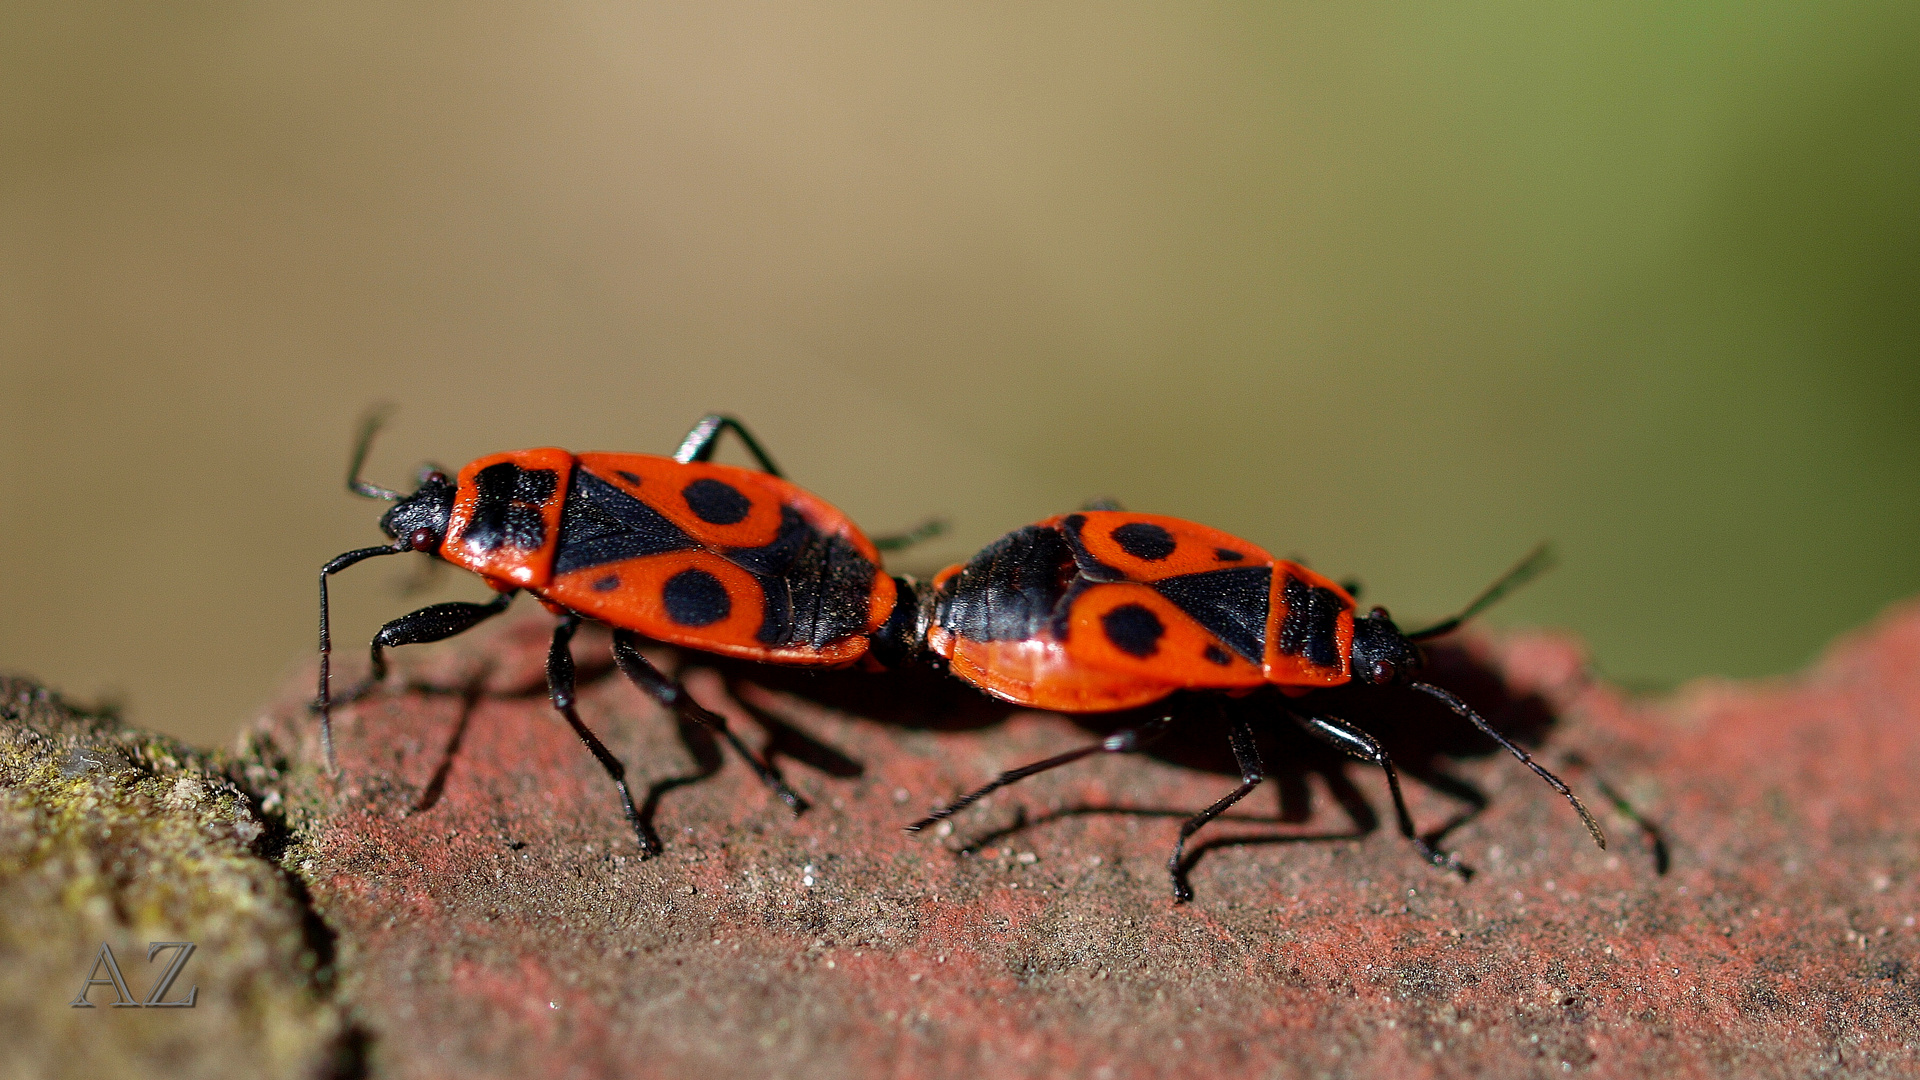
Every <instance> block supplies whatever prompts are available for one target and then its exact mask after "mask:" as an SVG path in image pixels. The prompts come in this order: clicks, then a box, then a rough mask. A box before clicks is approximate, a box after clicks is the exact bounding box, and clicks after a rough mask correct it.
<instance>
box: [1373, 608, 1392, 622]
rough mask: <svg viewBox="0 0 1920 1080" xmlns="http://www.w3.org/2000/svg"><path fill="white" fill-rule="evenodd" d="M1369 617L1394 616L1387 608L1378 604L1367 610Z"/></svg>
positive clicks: (1384, 617) (1383, 617)
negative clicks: (1389, 613)
mask: <svg viewBox="0 0 1920 1080" xmlns="http://www.w3.org/2000/svg"><path fill="white" fill-rule="evenodd" d="M1367 617H1368V618H1370V619H1386V618H1391V617H1392V616H1390V615H1388V614H1387V609H1386V608H1383V607H1377V606H1376V607H1375V608H1374V609H1373V610H1372V611H1369V612H1367Z"/></svg>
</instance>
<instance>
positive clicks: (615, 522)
mask: <svg viewBox="0 0 1920 1080" xmlns="http://www.w3.org/2000/svg"><path fill="white" fill-rule="evenodd" d="M696 547H699V545H698V544H696V543H694V540H693V538H692V537H690V536H688V535H687V534H686V533H685V532H682V531H681V529H680V526H678V525H675V524H674V523H673V522H671V521H669V520H667V518H666V517H665V516H664V515H662V514H661V513H660V512H659V511H658V510H655V509H654V508H653V507H651V506H648V505H647V504H646V503H644V502H641V501H640V500H639V499H636V498H634V497H633V496H632V495H629V494H627V493H626V492H624V491H621V490H620V489H619V488H617V487H614V486H613V485H612V484H609V483H607V482H606V481H605V480H602V479H600V478H599V477H597V476H595V475H593V474H592V473H590V472H588V471H586V470H585V469H575V470H574V471H573V482H572V483H571V484H570V485H568V488H567V501H566V504H565V505H564V506H563V507H562V508H561V511H560V543H559V547H558V549H557V550H556V551H555V552H554V555H553V572H554V573H556V574H564V573H567V572H569V571H573V570H584V569H586V568H587V567H590V566H599V565H601V564H603V563H610V562H618V561H620V560H622V559H636V558H639V557H640V556H642V555H662V554H665V553H667V552H669V551H688V550H691V549H693V548H696Z"/></svg>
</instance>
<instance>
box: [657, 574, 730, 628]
mask: <svg viewBox="0 0 1920 1080" xmlns="http://www.w3.org/2000/svg"><path fill="white" fill-rule="evenodd" d="M660 599H661V600H662V602H664V603H665V604H666V608H667V618H669V619H672V620H673V621H674V622H677V623H679V624H680V625H681V626H712V625H713V624H714V623H717V622H719V621H720V620H722V619H724V618H726V617H727V616H728V615H730V614H732V613H733V599H732V598H731V597H729V596H728V595H727V587H726V586H725V585H723V584H721V582H720V579H719V578H717V577H714V576H713V575H712V574H709V573H707V572H706V571H705V570H700V569H687V570H682V571H680V572H679V573H677V574H675V575H673V576H672V577H670V578H668V579H667V584H666V585H665V587H663V588H662V589H661V591H660Z"/></svg>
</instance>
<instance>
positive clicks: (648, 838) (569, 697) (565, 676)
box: [547, 615, 660, 856]
mask: <svg viewBox="0 0 1920 1080" xmlns="http://www.w3.org/2000/svg"><path fill="white" fill-rule="evenodd" d="M579 628H580V616H578V615H566V616H563V617H562V618H561V619H560V625H559V626H556V627H554V628H553V645H552V646H551V647H550V648H549V649H548V650H547V693H548V694H549V695H550V696H551V697H552V698H553V707H554V708H556V709H558V710H560V715H561V716H564V717H566V718H567V723H569V724H571V725H573V733H574V734H575V735H578V736H580V741H581V742H583V743H586V744H587V749H588V750H589V751H590V752H592V754H593V756H594V757H595V758H597V759H598V760H599V762H600V767H601V768H603V769H605V770H607V775H608V776H609V777H611V778H612V780H613V786H614V787H615V788H617V789H619V791H620V809H621V810H622V811H624V812H625V813H626V815H627V824H629V825H631V826H633V835H634V836H635V837H637V838H638V839H639V841H640V853H641V855H642V856H648V855H658V854H660V841H659V840H658V839H657V838H656V837H655V836H654V835H653V832H652V831H651V830H650V829H648V828H647V827H646V824H645V823H644V822H642V821H641V820H640V812H639V811H638V810H635V809H634V808H633V793H632V792H630V791H628V790H627V769H626V766H624V765H622V764H620V759H619V758H617V757H614V756H613V754H612V753H610V752H608V750H607V748H606V745H605V744H604V743H602V742H601V741H600V740H599V739H597V738H595V737H594V734H593V732H592V731H591V730H589V729H588V728H587V725H586V724H584V723H582V722H581V720H580V713H579V712H578V711H576V710H575V709H574V707H573V632H574V631H575V630H578V629H579Z"/></svg>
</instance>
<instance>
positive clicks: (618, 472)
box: [613, 469, 640, 487]
mask: <svg viewBox="0 0 1920 1080" xmlns="http://www.w3.org/2000/svg"><path fill="white" fill-rule="evenodd" d="M613 475H615V476H617V477H619V478H620V479H622V480H625V481H626V482H627V483H629V484H632V485H634V486H635V487H638V486H640V475H639V474H638V473H630V472H628V471H627V470H625V469H615V470H614V471H613Z"/></svg>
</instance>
